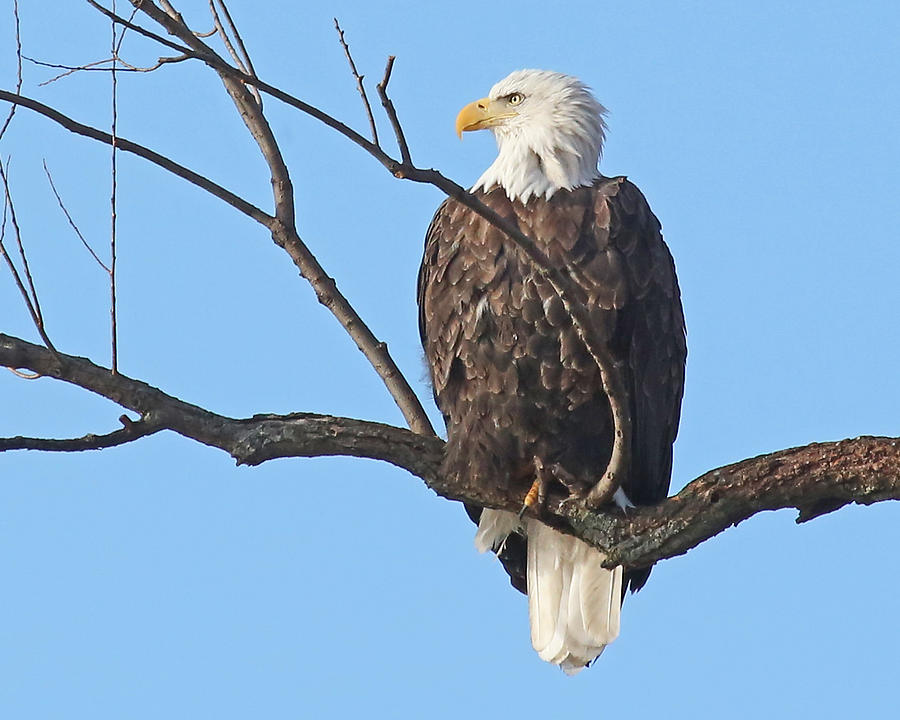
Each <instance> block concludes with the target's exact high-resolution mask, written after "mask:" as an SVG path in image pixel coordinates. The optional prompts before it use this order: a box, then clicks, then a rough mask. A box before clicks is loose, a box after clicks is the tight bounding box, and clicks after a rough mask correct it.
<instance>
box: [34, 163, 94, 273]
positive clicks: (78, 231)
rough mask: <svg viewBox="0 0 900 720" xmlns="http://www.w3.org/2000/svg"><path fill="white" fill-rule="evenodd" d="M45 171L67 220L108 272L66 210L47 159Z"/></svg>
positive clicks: (83, 243)
mask: <svg viewBox="0 0 900 720" xmlns="http://www.w3.org/2000/svg"><path fill="white" fill-rule="evenodd" d="M44 172H45V173H46V174H47V180H48V181H49V182H50V189H51V190H52V191H53V194H54V195H55V196H56V202H57V203H59V208H60V210H62V211H63V214H64V215H65V216H66V220H68V221H69V225H71V226H72V229H73V230H74V231H75V234H76V235H77V236H78V239H79V240H81V244H82V245H84V246H85V247H86V248H87V251H88V252H89V253H90V254H91V256H92V257H93V258H94V260H96V261H97V264H98V265H99V266H100V267H102V268H103V269H104V270H105V271H106V272H107V274H108V273H109V268H108V267H107V266H106V263H104V262H103V261H102V260H101V259H100V257H99V256H98V255H97V253H95V252H94V248H92V247H91V246H90V244H89V243H88V241H87V240H85V237H84V235H82V233H81V230H79V229H78V225H76V224H75V221H74V220H73V219H72V216H71V215H70V214H69V211H68V210H66V206H65V205H64V204H63V201H62V198H61V197H60V195H59V192H58V191H57V189H56V185H55V184H54V183H53V176H52V175H51V174H50V168H48V167H47V161H46V160H44Z"/></svg>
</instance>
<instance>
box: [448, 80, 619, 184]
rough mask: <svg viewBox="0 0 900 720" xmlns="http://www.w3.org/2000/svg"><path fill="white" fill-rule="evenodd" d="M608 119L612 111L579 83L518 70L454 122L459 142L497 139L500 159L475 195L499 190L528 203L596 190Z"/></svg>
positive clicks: (463, 111)
mask: <svg viewBox="0 0 900 720" xmlns="http://www.w3.org/2000/svg"><path fill="white" fill-rule="evenodd" d="M605 114H606V108H604V107H603V106H602V105H601V104H600V103H599V102H598V101H597V99H596V98H595V97H594V96H593V94H591V91H590V89H589V88H588V87H587V86H586V85H584V84H583V83H582V82H581V81H580V80H578V79H577V78H574V77H572V76H570V75H563V74H562V73H556V72H550V71H547V70H516V71H515V72H513V73H511V74H510V75H508V76H506V77H505V78H503V80H501V81H500V82H498V83H497V84H496V85H494V87H492V88H491V92H490V94H489V95H488V96H487V97H484V98H482V99H481V100H476V101H475V102H473V103H469V104H468V105H466V106H465V107H464V108H463V109H462V110H460V112H459V115H458V116H457V118H456V132H457V134H458V135H459V136H460V137H462V133H463V132H467V131H470V130H483V129H485V128H489V129H490V130H492V131H493V133H494V137H495V138H496V139H497V147H498V153H497V159H496V160H495V161H494V162H493V164H492V165H491V166H490V167H489V168H488V169H487V170H486V171H485V173H484V174H483V175H482V176H481V177H480V178H479V179H478V182H476V183H475V186H474V187H473V190H474V189H481V190H484V191H485V192H487V191H489V190H491V189H492V188H493V187H495V186H500V187H502V188H503V189H504V190H505V191H506V194H507V195H508V196H509V197H510V198H512V199H518V200H521V201H522V202H527V201H528V199H529V198H531V197H533V196H534V197H543V198H549V197H550V196H551V195H553V193H555V192H556V191H557V190H561V189H565V190H571V189H572V188H576V187H580V186H583V185H590V184H591V183H592V182H593V181H594V180H595V179H596V178H597V177H598V175H599V173H598V171H597V162H598V160H599V157H600V153H601V152H602V150H603V140H604V138H605V133H606V122H605V121H604V119H603V116H604V115H605Z"/></svg>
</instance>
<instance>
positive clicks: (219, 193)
mask: <svg viewBox="0 0 900 720" xmlns="http://www.w3.org/2000/svg"><path fill="white" fill-rule="evenodd" d="M0 100H5V101H6V102H11V103H15V104H16V105H21V106H23V107H27V108H28V109H29V110H33V111H34V112H36V113H39V114H41V115H43V116H44V117H47V118H49V119H50V120H53V122H55V123H57V124H59V125H61V126H62V127H64V128H65V129H66V130H69V131H70V132H73V133H75V134H77V135H83V136H84V137H88V138H91V139H92V140H97V141H99V142H102V143H106V144H107V145H111V144H112V136H111V135H110V134H109V133H107V132H104V131H103V130H99V129H98V128H94V127H91V126H90V125H84V124H82V123H80V122H77V121H75V120H73V119H72V118H70V117H69V116H68V115H64V114H63V113H61V112H59V110H56V109H55V108H52V107H50V106H49V105H44V104H43V103H40V102H38V101H37V100H33V99H32V98H28V97H25V96H24V95H15V94H14V93H11V92H8V91H6V90H0ZM117 146H118V148H119V150H122V151H125V152H130V153H133V154H134V155H138V156H139V157H142V158H144V159H145V160H149V161H150V162H152V163H153V164H154V165H158V166H159V167H161V168H163V169H164V170H167V171H168V172H170V173H172V174H173V175H177V176H178V177H180V178H183V179H185V180H187V181H188V182H189V183H191V184H193V185H196V186H197V187H199V188H201V189H202V190H205V191H206V192H208V193H209V194H210V195H214V196H215V197H217V198H219V199H220V200H224V201H225V202H226V203H228V204H229V205H231V206H232V207H233V208H235V209H236V210H238V211H240V212H242V213H244V214H245V215H247V216H248V217H250V218H253V219H254V220H256V221H257V222H259V223H261V224H263V225H265V226H266V227H268V226H269V224H270V223H271V222H272V220H273V218H272V216H271V215H268V214H267V213H266V212H265V211H263V210H260V209H259V208H258V207H256V206H255V205H253V204H252V203H250V202H248V201H247V200H244V198H242V197H240V196H239V195H236V194H235V193H233V192H231V191H230V190H227V189H225V188H224V187H222V186H221V185H219V184H217V183H214V182H213V181H212V180H209V179H208V178H205V177H203V176H202V175H200V174H199V173H197V172H194V171H193V170H190V169H189V168H186V167H185V166H184V165H180V164H179V163H177V162H175V161H174V160H171V159H170V158H167V157H166V156H165V155H160V154H159V153H158V152H155V151H153V150H151V149H150V148H147V147H144V146H143V145H139V144H138V143H136V142H132V141H130V140H126V139H125V138H123V137H119V138H117Z"/></svg>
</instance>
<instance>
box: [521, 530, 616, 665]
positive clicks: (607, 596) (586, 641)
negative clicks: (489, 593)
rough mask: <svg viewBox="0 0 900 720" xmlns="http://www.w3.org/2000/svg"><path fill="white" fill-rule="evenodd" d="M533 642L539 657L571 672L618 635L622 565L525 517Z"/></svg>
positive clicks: (590, 660)
mask: <svg viewBox="0 0 900 720" xmlns="http://www.w3.org/2000/svg"><path fill="white" fill-rule="evenodd" d="M526 533H527V535H528V611H529V615H530V617H531V643H532V645H533V646H534V649H535V650H537V653H538V655H540V657H541V659H542V660H546V661H547V662H550V663H553V664H555V665H559V666H560V667H561V668H562V669H563V670H564V671H565V672H566V674H568V675H574V674H575V673H577V672H578V671H580V670H582V669H583V668H585V667H587V666H588V665H589V664H590V663H591V662H593V661H594V660H595V659H596V658H597V657H598V656H599V655H600V653H602V652H603V649H604V648H605V647H606V646H607V645H608V644H609V643H611V642H612V641H613V640H615V639H616V637H618V635H619V614H620V610H621V606H622V567H621V566H619V567H617V568H615V569H614V570H608V569H606V568H604V567H603V564H602V563H603V554H602V553H601V552H600V551H598V550H597V549H596V548H593V547H591V546H590V545H588V544H587V543H585V542H584V541H582V540H579V539H578V538H575V537H572V536H570V535H564V534H563V533H560V532H557V531H556V530H554V529H552V528H550V527H548V526H546V525H544V524H543V523H541V522H539V521H537V520H532V519H529V520H527V521H526Z"/></svg>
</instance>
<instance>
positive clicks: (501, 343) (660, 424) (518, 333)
mask: <svg viewBox="0 0 900 720" xmlns="http://www.w3.org/2000/svg"><path fill="white" fill-rule="evenodd" d="M478 194H479V195H480V197H481V199H482V200H483V201H484V202H485V204H487V205H488V206H490V207H492V208H493V209H494V210H496V211H497V212H498V213H500V214H501V215H502V216H504V217H507V218H509V219H510V220H512V221H514V222H516V223H518V225H519V227H520V228H521V229H522V230H523V231H524V232H525V233H526V234H528V235H530V236H531V237H532V238H534V240H535V241H536V242H538V243H539V244H540V245H541V247H542V248H543V250H544V252H545V253H546V254H547V255H548V257H549V258H550V260H551V262H553V263H556V264H558V265H560V266H566V267H567V268H568V269H569V272H570V275H571V276H572V277H573V279H574V280H575V283H576V285H577V290H578V292H580V293H581V294H582V297H581V298H580V299H581V301H582V302H584V303H585V305H586V307H588V308H589V310H590V319H591V323H592V326H593V327H592V330H593V332H595V333H596V334H597V336H598V337H599V338H601V339H602V340H604V341H605V342H607V343H608V345H609V348H610V350H611V352H613V354H614V355H616V356H617V357H619V358H621V359H623V360H624V361H625V367H626V374H627V377H626V385H627V387H628V391H629V394H630V398H629V399H630V402H631V408H632V419H633V436H632V453H633V461H632V468H631V472H630V474H629V477H628V478H627V480H626V481H625V482H624V483H623V487H624V489H625V492H626V493H627V495H628V497H629V498H630V499H631V500H632V501H633V502H635V503H636V504H650V503H654V502H658V501H659V500H661V499H662V498H664V497H665V496H666V494H667V492H668V488H669V479H670V474H671V469H672V443H673V442H674V440H675V435H676V433H677V430H678V418H679V413H680V408H681V395H682V390H683V387H684V363H685V356H686V345H685V337H684V316H683V314H682V309H681V298H680V294H679V290H678V283H677V280H676V277H675V268H674V264H673V262H672V257H671V255H670V254H669V251H668V248H667V247H666V245H665V243H664V242H663V240H662V235H661V233H660V225H659V221H658V220H657V219H656V217H655V216H654V215H653V213H652V212H651V211H650V208H649V207H648V205H647V202H646V200H645V199H644V196H643V195H642V194H641V192H640V191H639V190H638V189H637V187H635V186H634V185H633V184H632V183H630V182H629V181H628V180H626V179H625V178H621V177H620V178H601V179H599V180H597V181H596V182H595V183H594V185H593V186H592V187H586V188H577V189H575V190H573V191H571V192H570V191H559V192H557V193H556V194H554V195H553V197H552V198H551V199H550V200H548V201H543V200H532V201H530V202H529V203H526V204H522V203H520V202H518V201H511V200H509V199H508V198H507V197H506V194H505V193H504V192H503V191H502V190H501V189H494V190H492V191H491V192H489V193H478ZM418 301H419V329H420V333H421V337H422V344H423V346H424V348H425V355H426V358H427V360H428V365H429V369H430V373H431V380H432V384H433V388H434V395H435V400H436V402H437V404H438V407H439V408H440V409H441V412H442V413H443V414H444V418H445V420H446V423H447V440H448V441H447V450H446V455H445V459H444V465H443V470H444V472H445V473H447V474H448V475H449V476H452V477H454V479H455V480H456V481H457V482H459V483H461V484H462V485H463V486H464V485H465V484H472V485H473V486H476V485H479V484H482V483H512V482H516V483H521V484H522V485H523V493H524V488H527V486H528V484H529V482H530V478H529V474H530V472H531V468H532V467H533V461H534V458H535V457H539V458H541V460H542V461H543V462H544V463H545V464H551V463H559V464H560V465H561V466H562V467H563V468H564V469H565V470H566V472H567V473H569V474H570V475H573V476H575V477H576V478H578V479H580V480H581V481H583V482H585V483H588V484H593V483H594V482H595V481H596V479H597V476H598V474H599V473H600V472H602V470H603V469H604V468H605V467H606V463H607V462H608V459H609V454H610V451H611V447H612V419H611V414H610V410H609V403H608V401H607V398H606V395H605V394H604V392H603V388H602V384H601V380H600V374H599V370H598V369H597V367H596V365H595V364H594V362H593V361H592V359H591V358H590V356H589V355H588V353H587V351H586V350H585V348H584V346H583V344H582V343H581V341H580V340H579V339H578V336H577V333H576V331H575V329H574V327H573V326H572V322H571V318H570V317H569V316H568V314H567V313H566V311H565V308H564V307H563V304H562V302H561V301H560V300H559V298H558V297H557V296H556V294H555V293H554V291H553V289H552V288H551V287H550V286H549V284H548V283H547V282H546V281H545V280H543V279H542V278H541V277H539V276H538V275H537V274H536V273H535V272H534V269H533V267H532V265H531V264H530V263H529V262H528V260H527V259H526V258H525V257H524V256H523V255H522V253H521V252H520V251H519V250H518V248H517V247H516V246H515V245H514V243H513V242H512V241H511V240H509V238H507V237H506V235H505V234H504V233H503V232H502V231H500V230H498V229H496V228H494V227H493V226H492V225H490V224H489V223H488V222H487V221H486V220H484V219H483V218H481V217H480V216H478V215H476V214H475V213H473V212H472V211H470V210H469V209H468V208H466V207H465V206H463V205H461V204H460V203H458V202H457V201H455V200H453V199H448V200H447V201H445V202H444V203H443V204H442V205H441V207H440V208H439V209H438V211H437V213H436V214H435V216H434V220H432V223H431V226H430V227H429V229H428V233H427V236H426V240H425V254H424V257H423V260H422V267H421V269H420V271H419V285H418ZM466 509H467V511H468V512H469V515H470V516H471V517H472V519H473V520H475V521H477V519H478V516H479V515H480V513H481V510H480V508H471V507H467V508H466ZM500 560H501V561H502V562H503V565H504V567H505V568H506V570H507V572H508V573H509V575H510V578H511V580H512V583H513V585H514V586H515V587H516V588H518V589H519V590H522V591H523V592H524V591H525V540H524V538H511V540H510V541H509V542H508V543H507V545H506V548H505V550H504V552H503V553H502V554H501V556H500ZM648 575H649V568H647V569H639V570H633V571H630V572H628V573H627V575H626V577H627V578H628V580H629V582H630V585H631V587H632V589H633V590H636V589H638V588H639V587H641V586H642V585H643V584H644V582H646V579H647V576H648Z"/></svg>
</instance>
